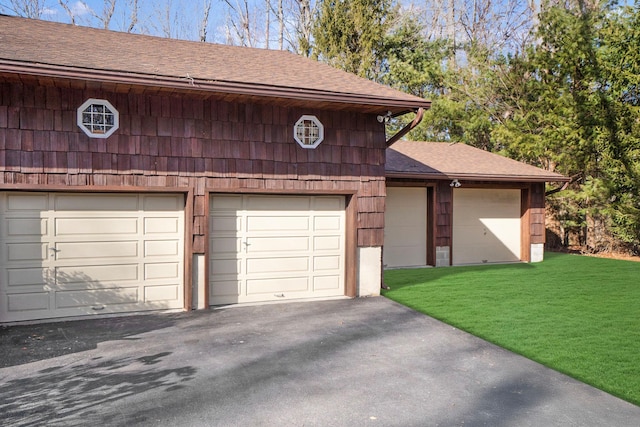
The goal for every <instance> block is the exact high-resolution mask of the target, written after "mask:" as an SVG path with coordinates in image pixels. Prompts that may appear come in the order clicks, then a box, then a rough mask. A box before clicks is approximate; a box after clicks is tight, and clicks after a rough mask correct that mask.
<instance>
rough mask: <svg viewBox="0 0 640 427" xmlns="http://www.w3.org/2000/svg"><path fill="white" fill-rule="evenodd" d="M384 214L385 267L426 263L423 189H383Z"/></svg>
mask: <svg viewBox="0 0 640 427" xmlns="http://www.w3.org/2000/svg"><path fill="white" fill-rule="evenodd" d="M385 204H386V210H385V214H384V261H383V263H384V265H385V267H417V266H425V265H426V264H427V189H426V188H424V187H423V188H410V187H387V197H386V202H385Z"/></svg>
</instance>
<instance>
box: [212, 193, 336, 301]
mask: <svg viewBox="0 0 640 427" xmlns="http://www.w3.org/2000/svg"><path fill="white" fill-rule="evenodd" d="M210 203H211V205H210V227H209V230H210V242H209V248H210V254H211V255H210V263H209V286H210V292H209V295H210V301H209V302H210V304H211V305H220V304H234V303H248V302H263V301H273V300H283V299H295V298H311V297H326V296H340V295H344V251H345V247H344V245H345V237H344V236H345V232H344V227H345V214H344V197H341V196H261V195H214V196H212V197H211V202H210Z"/></svg>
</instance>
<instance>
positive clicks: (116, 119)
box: [77, 98, 120, 138]
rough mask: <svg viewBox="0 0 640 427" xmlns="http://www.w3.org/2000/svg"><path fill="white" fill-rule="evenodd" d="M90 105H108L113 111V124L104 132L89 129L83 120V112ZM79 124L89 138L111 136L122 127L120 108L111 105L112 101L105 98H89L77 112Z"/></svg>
mask: <svg viewBox="0 0 640 427" xmlns="http://www.w3.org/2000/svg"><path fill="white" fill-rule="evenodd" d="M90 105H102V106H103V107H106V108H107V109H108V110H109V111H111V112H112V113H113V126H112V127H111V128H110V129H109V130H107V131H106V132H104V133H99V132H92V131H91V129H88V128H87V127H86V126H85V125H84V123H83V120H82V114H83V112H84V110H86V109H87V108H88V107H89V106H90ZM77 124H78V127H79V128H80V129H82V131H83V132H84V133H85V134H86V135H87V136H88V137H89V138H109V137H110V136H111V135H112V134H113V133H114V132H115V131H116V130H118V128H119V127H120V114H119V113H118V110H116V108H115V107H114V106H113V105H111V103H110V102H109V101H107V100H105V99H94V98H90V99H87V100H86V101H85V102H84V103H83V104H82V105H81V106H80V107H78V112H77Z"/></svg>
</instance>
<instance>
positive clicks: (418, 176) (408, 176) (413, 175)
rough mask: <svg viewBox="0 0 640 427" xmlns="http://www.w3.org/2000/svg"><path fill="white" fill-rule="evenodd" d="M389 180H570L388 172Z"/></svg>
mask: <svg viewBox="0 0 640 427" xmlns="http://www.w3.org/2000/svg"><path fill="white" fill-rule="evenodd" d="M386 177H387V178H400V179H423V180H426V179H431V180H450V179H459V180H466V181H490V182H569V180H570V179H569V178H567V177H565V176H562V175H542V176H538V175H508V174H464V173H444V172H443V173H438V174H434V173H419V172H418V173H417V172H400V171H387V172H386Z"/></svg>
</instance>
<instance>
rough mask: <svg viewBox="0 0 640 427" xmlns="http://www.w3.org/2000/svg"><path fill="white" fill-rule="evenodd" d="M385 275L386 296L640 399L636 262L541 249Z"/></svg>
mask: <svg viewBox="0 0 640 427" xmlns="http://www.w3.org/2000/svg"><path fill="white" fill-rule="evenodd" d="M384 277H385V283H386V284H387V285H389V286H390V287H391V290H387V291H383V295H384V296H386V297H388V298H390V299H392V300H394V301H397V302H399V303H401V304H403V305H406V306H407V307H411V308H413V309H414V310H417V311H419V312H421V313H424V314H427V315H429V316H432V317H434V318H436V319H439V320H442V321H443V322H445V323H448V324H450V325H452V326H455V327H457V328H459V329H462V330H465V331H467V332H469V333H471V334H473V335H476V336H478V337H480V338H483V339H485V340H487V341H490V342H492V343H495V344H497V345H499V346H501V347H504V348H506V349H508V350H511V351H513V352H515V353H518V354H521V355H523V356H525V357H527V358H529V359H532V360H535V361H537V362H539V363H542V364H544V365H545V366H548V367H550V368H552V369H555V370H557V371H559V372H563V373H565V374H567V375H570V376H572V377H574V378H576V379H578V380H580V381H583V382H585V383H587V384H590V385H593V386H594V387H597V388H599V389H601V390H604V391H606V392H608V393H611V394H613V395H615V396H618V397H620V398H622V399H625V400H627V401H629V402H631V403H634V404H636V405H640V363H639V362H640V359H639V357H640V263H637V262H632V261H621V260H613V259H604V258H594V257H586V256H580V255H571V254H559V253H546V254H545V261H544V262H542V263H536V264H507V265H482V266H466V267H450V268H425V269H407V270H388V271H386V272H385V275H384Z"/></svg>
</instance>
